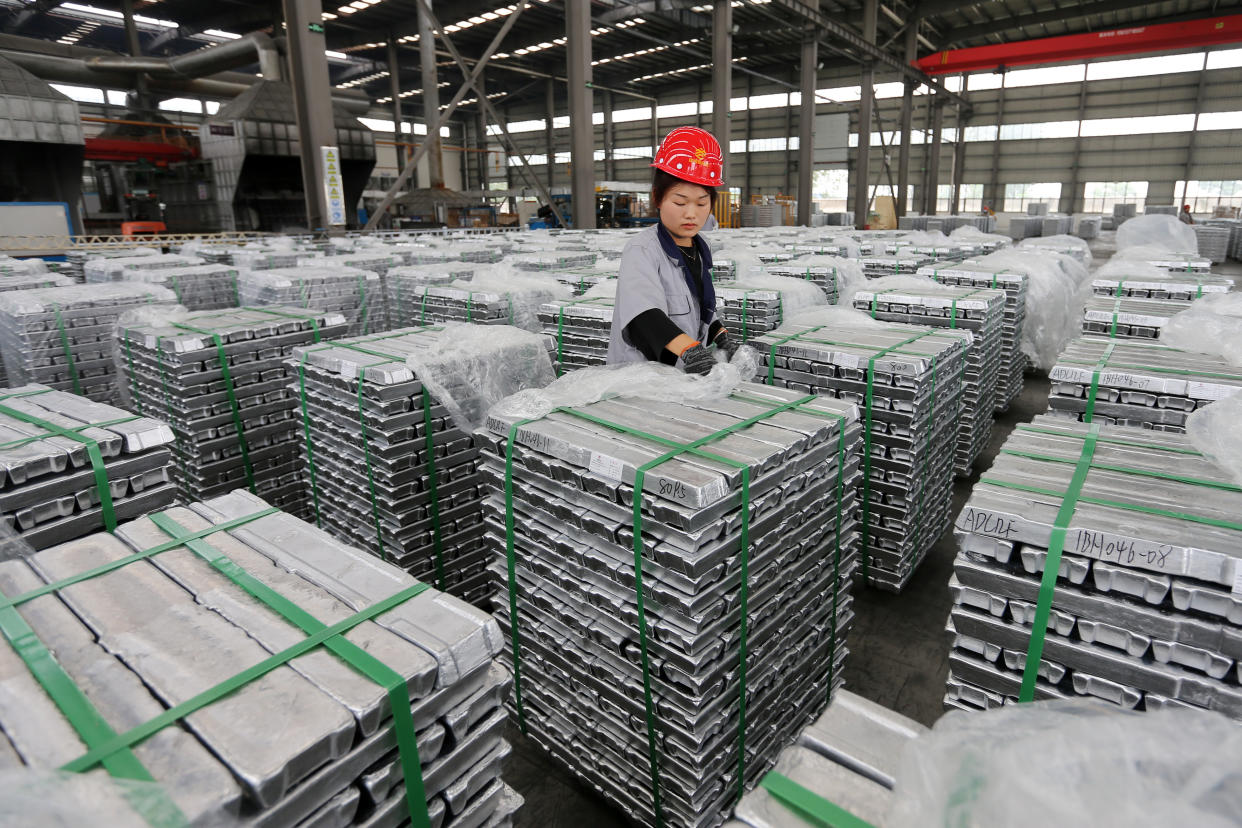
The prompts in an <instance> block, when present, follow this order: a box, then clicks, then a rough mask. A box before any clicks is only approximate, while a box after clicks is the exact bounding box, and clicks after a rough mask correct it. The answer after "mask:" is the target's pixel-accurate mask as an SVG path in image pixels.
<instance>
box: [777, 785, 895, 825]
mask: <svg viewBox="0 0 1242 828" xmlns="http://www.w3.org/2000/svg"><path fill="white" fill-rule="evenodd" d="M759 784H760V785H761V786H763V789H764V790H765V791H767V792H768V793H770V794H771V795H772V796H773V797H775V798H776V801H777V802H779V803H781V804H782V805H784V806H785V807H786V808H788V809H789V810H791V811H793V812H794V813H795V814H797V815H798V817H800V818H801V819H802V820H803V821H804V822H806V823H807V824H809V825H814V826H816V828H873V826H872V825H871V823H869V822H867V821H866V820H864V819H860V818H858V817H856V816H854V815H853V814H851V813H850V812H849V811H847V810H845V809H844V808H842V807H841V806H840V805H837V804H836V803H835V802H831V801H829V800H827V799H824V798H823V797H822V796H820V795H819V794H817V793H815V792H814V791H809V790H807V789H806V788H804V787H802V786H801V785H799V784H798V783H797V782H795V781H793V780H792V779H790V778H789V777H787V776H785V775H783V774H780V773H777V772H776V771H768V774H767V775H766V776H764V777H763V781H762V782H760V783H759Z"/></svg>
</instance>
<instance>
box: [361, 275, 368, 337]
mask: <svg viewBox="0 0 1242 828" xmlns="http://www.w3.org/2000/svg"><path fill="white" fill-rule="evenodd" d="M358 307H359V308H360V309H361V310H362V333H363V335H364V336H365V335H366V334H369V333H370V332H371V329H370V328H369V327H368V326H367V285H366V279H365V278H364V277H363V275H362V274H361V273H359V274H358Z"/></svg>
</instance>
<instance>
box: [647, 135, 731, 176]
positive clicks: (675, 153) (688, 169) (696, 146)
mask: <svg viewBox="0 0 1242 828" xmlns="http://www.w3.org/2000/svg"><path fill="white" fill-rule="evenodd" d="M723 163H724V159H723V158H722V156H721V153H720V144H718V143H717V142H716V139H715V138H713V137H712V134H711V133H710V132H708V131H707V130H703V129H699V128H698V127H678V128H677V129H675V130H673V131H672V132H670V133H669V134H668V136H667V137H666V138H665V139H664V143H663V144H660V148H659V149H658V150H656V157H655V163H654V164H652V165H651V166H653V167H655V168H656V169H658V170H664V171H665V172H666V173H668V174H669V175H671V176H674V177H676V178H680V179H681V180H682V181H689V182H690V183H691V184H700V185H702V186H704V187H719V186H720V185H721V184H723V183H724V181H723V179H722V175H723V172H722V170H721V167H722V165H723Z"/></svg>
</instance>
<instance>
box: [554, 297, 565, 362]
mask: <svg viewBox="0 0 1242 828" xmlns="http://www.w3.org/2000/svg"><path fill="white" fill-rule="evenodd" d="M564 359H565V306H564V305H561V308H560V310H558V311H557V313H556V375H557V376H558V377H559V376H561V375H562V374H563V373H564V372H563V371H562V370H561V363H562V362H563V361H564Z"/></svg>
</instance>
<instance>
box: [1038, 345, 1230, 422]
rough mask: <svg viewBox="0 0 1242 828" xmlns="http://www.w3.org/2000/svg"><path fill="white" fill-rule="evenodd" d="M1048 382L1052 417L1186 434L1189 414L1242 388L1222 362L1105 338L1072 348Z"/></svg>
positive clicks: (1066, 350) (1062, 355)
mask: <svg viewBox="0 0 1242 828" xmlns="http://www.w3.org/2000/svg"><path fill="white" fill-rule="evenodd" d="M1048 378H1049V379H1050V380H1051V381H1052V388H1051V391H1050V393H1049V396H1048V407H1049V411H1050V413H1053V414H1057V415H1061V416H1065V417H1071V418H1074V419H1079V420H1085V421H1095V420H1098V421H1100V422H1103V423H1108V424H1117V425H1133V426H1141V427H1143V428H1149V429H1155V430H1156V431H1185V430H1186V417H1187V416H1189V414H1190V412H1192V411H1194V410H1195V409H1197V408H1202V407H1203V406H1205V405H1208V404H1210V403H1212V402H1214V401H1216V400H1219V399H1223V398H1225V397H1227V396H1230V395H1231V394H1234V393H1237V390H1238V389H1239V388H1242V368H1237V367H1235V366H1232V365H1230V364H1229V363H1227V362H1225V361H1224V360H1223V359H1220V358H1219V357H1214V356H1209V355H1207V354H1199V353H1193V352H1190V351H1178V350H1175V349H1173V348H1169V347H1166V346H1164V345H1159V344H1154V343H1153V344H1147V343H1140V342H1136V341H1126V340H1116V339H1111V340H1110V339H1105V338H1100V337H1082V338H1080V339H1076V340H1074V341H1073V342H1071V343H1070V344H1069V345H1068V346H1067V347H1066V349H1065V351H1064V352H1063V353H1062V354H1061V355H1060V356H1059V357H1057V363H1056V365H1054V366H1053V368H1052V370H1051V371H1050V372H1049V373H1048Z"/></svg>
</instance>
